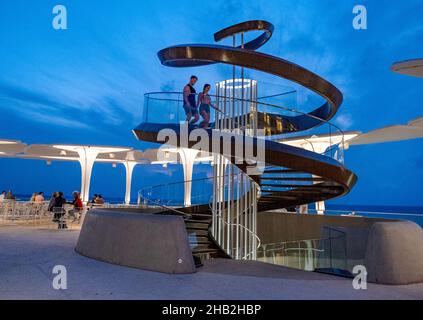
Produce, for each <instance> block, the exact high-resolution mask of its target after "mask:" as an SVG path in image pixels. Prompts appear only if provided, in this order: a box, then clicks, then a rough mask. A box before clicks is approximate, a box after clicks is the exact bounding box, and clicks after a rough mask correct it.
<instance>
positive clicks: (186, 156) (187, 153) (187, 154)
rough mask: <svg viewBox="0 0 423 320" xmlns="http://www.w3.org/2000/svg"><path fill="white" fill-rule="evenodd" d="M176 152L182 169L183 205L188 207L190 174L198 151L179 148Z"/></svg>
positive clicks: (190, 189)
mask: <svg viewBox="0 0 423 320" xmlns="http://www.w3.org/2000/svg"><path fill="white" fill-rule="evenodd" d="M178 152H179V155H180V157H181V160H182V165H183V167H184V181H185V182H184V205H185V206H186V207H189V206H190V205H191V191H192V172H193V168H194V162H195V158H196V157H197V155H198V152H199V151H198V150H194V149H187V148H180V149H179V150H178Z"/></svg>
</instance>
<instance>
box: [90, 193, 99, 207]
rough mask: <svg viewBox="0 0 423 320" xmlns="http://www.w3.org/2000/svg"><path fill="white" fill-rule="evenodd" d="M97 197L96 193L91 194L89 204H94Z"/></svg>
mask: <svg viewBox="0 0 423 320" xmlns="http://www.w3.org/2000/svg"><path fill="white" fill-rule="evenodd" d="M97 198H98V195H97V194H96V193H94V196H93V198H92V200H91V204H95V203H96V200H97Z"/></svg>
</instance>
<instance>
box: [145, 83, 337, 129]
mask: <svg viewBox="0 0 423 320" xmlns="http://www.w3.org/2000/svg"><path fill="white" fill-rule="evenodd" d="M158 94H177V95H183V93H182V92H174V91H169V92H166V91H163V92H160V91H155V92H148V93H145V94H144V97H146V98H147V99H149V100H159V101H160V100H163V101H177V102H183V100H182V99H169V98H166V99H164V98H154V97H153V98H152V97H150V95H158ZM195 95H199V94H198V93H196V94H195ZM209 96H210V97H214V98H226V99H228V100H236V101H240V102H248V103H254V104H258V105H263V106H267V107H272V108H277V109H281V110H284V111H288V112H293V113H297V114H300V115H303V116H306V117H309V118H312V119H315V120H318V121H321V122H323V123H326V124H328V125H329V126H331V127H333V128H335V129H336V130H338V131H339V132H340V134H341V135H342V136H344V135H345V133H344V131H343V130H342V129H341V128H340V127H338V126H337V125H336V124H334V123H332V122H331V121H330V119H323V118H320V117H318V116H316V115H313V114H310V113H307V112H304V111H300V110H296V109H291V108H287V107H283V106H278V105H275V104H273V103H268V102H261V101H257V100H250V99H244V98H238V97H222V96H219V95H213V94H209ZM215 110H216V111H218V112H220V113H223V114H225V113H224V112H223V111H222V110H220V109H215Z"/></svg>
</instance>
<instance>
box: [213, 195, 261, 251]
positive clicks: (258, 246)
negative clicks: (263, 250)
mask: <svg viewBox="0 0 423 320" xmlns="http://www.w3.org/2000/svg"><path fill="white" fill-rule="evenodd" d="M212 197H213V195H212V196H211V197H210V201H209V208H210V211H211V212H213V213H214V212H215V211H214V210H213V206H212V201H211V198H212ZM249 208H250V207H248V209H249ZM246 210H247V208H246V209H245V210H244V211H242V213H241V214H243V213H245V211H246ZM216 217H217V218H219V219H220V220H221V221H222V222H223V223H224V224H226V225H227V226H240V227H241V228H242V229H244V230H246V231H247V232H248V233H249V234H251V235H252V236H253V237H255V238H256V240H258V245H257V248H256V249H258V248H260V246H261V239H260V238H259V236H258V235H257V234H256V233H255V232H253V231H252V230H250V229H248V228H247V227H245V226H243V225H242V224H239V223H228V222H227V221H225V219H224V218H223V217H222V216H221V215H220V214H219V213H217V212H216ZM241 249H242V248H241ZM251 254H252V252H250V253H248V254H247V255H245V256H244V257H242V259H246V258H247V257H248V256H249V255H251Z"/></svg>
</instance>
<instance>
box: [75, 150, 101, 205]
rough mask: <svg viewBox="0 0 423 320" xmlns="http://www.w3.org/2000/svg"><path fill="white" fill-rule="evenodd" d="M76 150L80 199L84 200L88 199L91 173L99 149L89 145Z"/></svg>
mask: <svg viewBox="0 0 423 320" xmlns="http://www.w3.org/2000/svg"><path fill="white" fill-rule="evenodd" d="M76 152H78V155H79V164H80V165H81V200H82V201H83V202H86V201H88V200H89V196H90V183H91V173H92V170H93V165H94V162H95V160H96V159H97V156H98V154H99V151H98V150H96V149H91V148H90V147H81V148H78V149H77V150H76Z"/></svg>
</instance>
